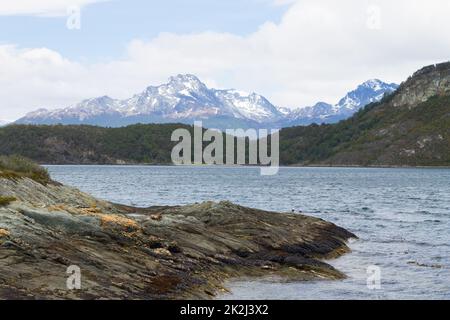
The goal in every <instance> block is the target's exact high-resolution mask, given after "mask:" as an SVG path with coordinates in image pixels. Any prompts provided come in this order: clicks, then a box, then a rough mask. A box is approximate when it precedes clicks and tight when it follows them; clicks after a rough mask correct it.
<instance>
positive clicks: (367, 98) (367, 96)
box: [287, 79, 399, 126]
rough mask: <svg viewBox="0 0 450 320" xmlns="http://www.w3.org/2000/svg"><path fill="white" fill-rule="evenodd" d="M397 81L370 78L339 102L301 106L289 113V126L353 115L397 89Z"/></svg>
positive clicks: (339, 118)
mask: <svg viewBox="0 0 450 320" xmlns="http://www.w3.org/2000/svg"><path fill="white" fill-rule="evenodd" d="M398 87H399V86H398V85H397V84H395V83H385V82H383V81H380V80H378V79H373V80H368V81H366V82H364V83H363V84H361V85H359V86H358V88H356V89H355V90H353V91H351V92H349V93H347V95H346V96H345V97H343V98H342V99H341V100H340V101H339V102H338V103H337V104H335V105H331V104H328V103H326V102H319V103H317V104H315V105H314V106H312V107H306V108H300V109H296V110H294V111H292V112H291V113H290V114H288V118H289V120H288V121H287V125H288V126H293V125H304V124H310V123H335V122H338V121H340V120H343V119H346V118H349V117H351V116H352V115H353V114H354V113H355V112H357V111H358V110H359V109H361V108H363V107H365V106H367V105H368V104H370V103H373V102H378V101H380V100H381V99H382V98H383V97H384V96H385V95H386V94H390V93H392V92H394V91H395V90H397V88H398Z"/></svg>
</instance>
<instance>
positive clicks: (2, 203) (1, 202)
mask: <svg viewBox="0 0 450 320" xmlns="http://www.w3.org/2000/svg"><path fill="white" fill-rule="evenodd" d="M16 200H17V199H16V198H14V197H0V207H6V206H7V205H9V204H10V203H11V202H14V201H16Z"/></svg>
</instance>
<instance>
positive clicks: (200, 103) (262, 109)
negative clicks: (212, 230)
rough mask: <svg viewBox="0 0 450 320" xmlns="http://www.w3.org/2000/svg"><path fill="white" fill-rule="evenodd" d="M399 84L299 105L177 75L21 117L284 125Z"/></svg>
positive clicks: (376, 84)
mask: <svg viewBox="0 0 450 320" xmlns="http://www.w3.org/2000/svg"><path fill="white" fill-rule="evenodd" d="M396 88H397V85H395V84H387V83H384V82H382V81H380V80H369V81H367V82H365V83H363V84H362V85H360V86H359V87H358V88H357V89H356V90H354V91H352V92H349V93H348V94H347V95H346V96H345V97H344V98H343V99H341V101H340V102H339V103H338V104H336V105H330V104H327V103H325V102H319V103H317V104H316V105H314V106H312V107H306V108H302V109H297V110H293V111H292V110H290V109H287V108H277V107H275V106H274V105H273V104H271V103H270V102H269V101H268V100H267V99H266V98H264V97H263V96H261V95H258V94H256V93H250V94H249V93H246V92H242V91H238V90H216V89H210V88H208V87H207V86H206V85H205V84H204V83H202V82H201V81H200V80H199V79H198V78H197V77H196V76H194V75H189V74H187V75H177V76H175V77H171V78H170V79H169V81H168V83H166V84H162V85H160V86H150V87H147V88H146V89H145V90H144V91H143V92H141V93H139V94H136V95H134V96H133V97H131V98H129V99H125V100H116V99H112V98H110V97H107V96H104V97H99V98H93V99H87V100H84V101H82V102H80V103H78V104H76V105H74V106H71V107H66V108H62V109H56V110H47V109H39V110H36V111H33V112H30V113H28V114H27V115H26V116H25V117H23V118H21V119H19V120H18V121H16V123H21V124H57V123H61V124H91V125H100V126H124V125H129V124H134V123H170V122H172V123H173V122H182V123H187V124H192V123H193V122H194V121H195V120H202V121H203V122H204V125H205V126H207V127H213V128H217V129H226V128H245V127H262V126H265V127H267V126H272V127H284V126H291V125H298V124H310V123H312V122H333V121H336V120H339V119H341V118H344V117H349V116H350V115H351V114H353V113H354V112H356V111H357V110H358V109H359V108H361V107H363V106H365V105H367V104H368V103H370V102H374V101H378V100H380V99H381V98H382V97H383V96H384V94H385V93H387V92H392V91H394V90H395V89H396Z"/></svg>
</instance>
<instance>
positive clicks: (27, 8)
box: [0, 0, 108, 16]
mask: <svg viewBox="0 0 450 320" xmlns="http://www.w3.org/2000/svg"><path fill="white" fill-rule="evenodd" d="M102 1H108V0H0V16H12V15H32V16H65V15H67V10H68V8H70V7H83V6H85V5H88V4H92V3H95V2H102Z"/></svg>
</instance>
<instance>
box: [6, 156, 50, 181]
mask: <svg viewBox="0 0 450 320" xmlns="http://www.w3.org/2000/svg"><path fill="white" fill-rule="evenodd" d="M0 178H5V179H10V180H18V179H22V178H30V179H32V180H34V181H36V182H39V183H40V184H43V185H47V184H48V183H49V182H51V179H50V175H49V173H48V171H47V170H46V169H45V168H43V167H41V166H40V165H38V164H36V163H34V162H33V161H31V160H29V159H27V158H24V157H21V156H0Z"/></svg>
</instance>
